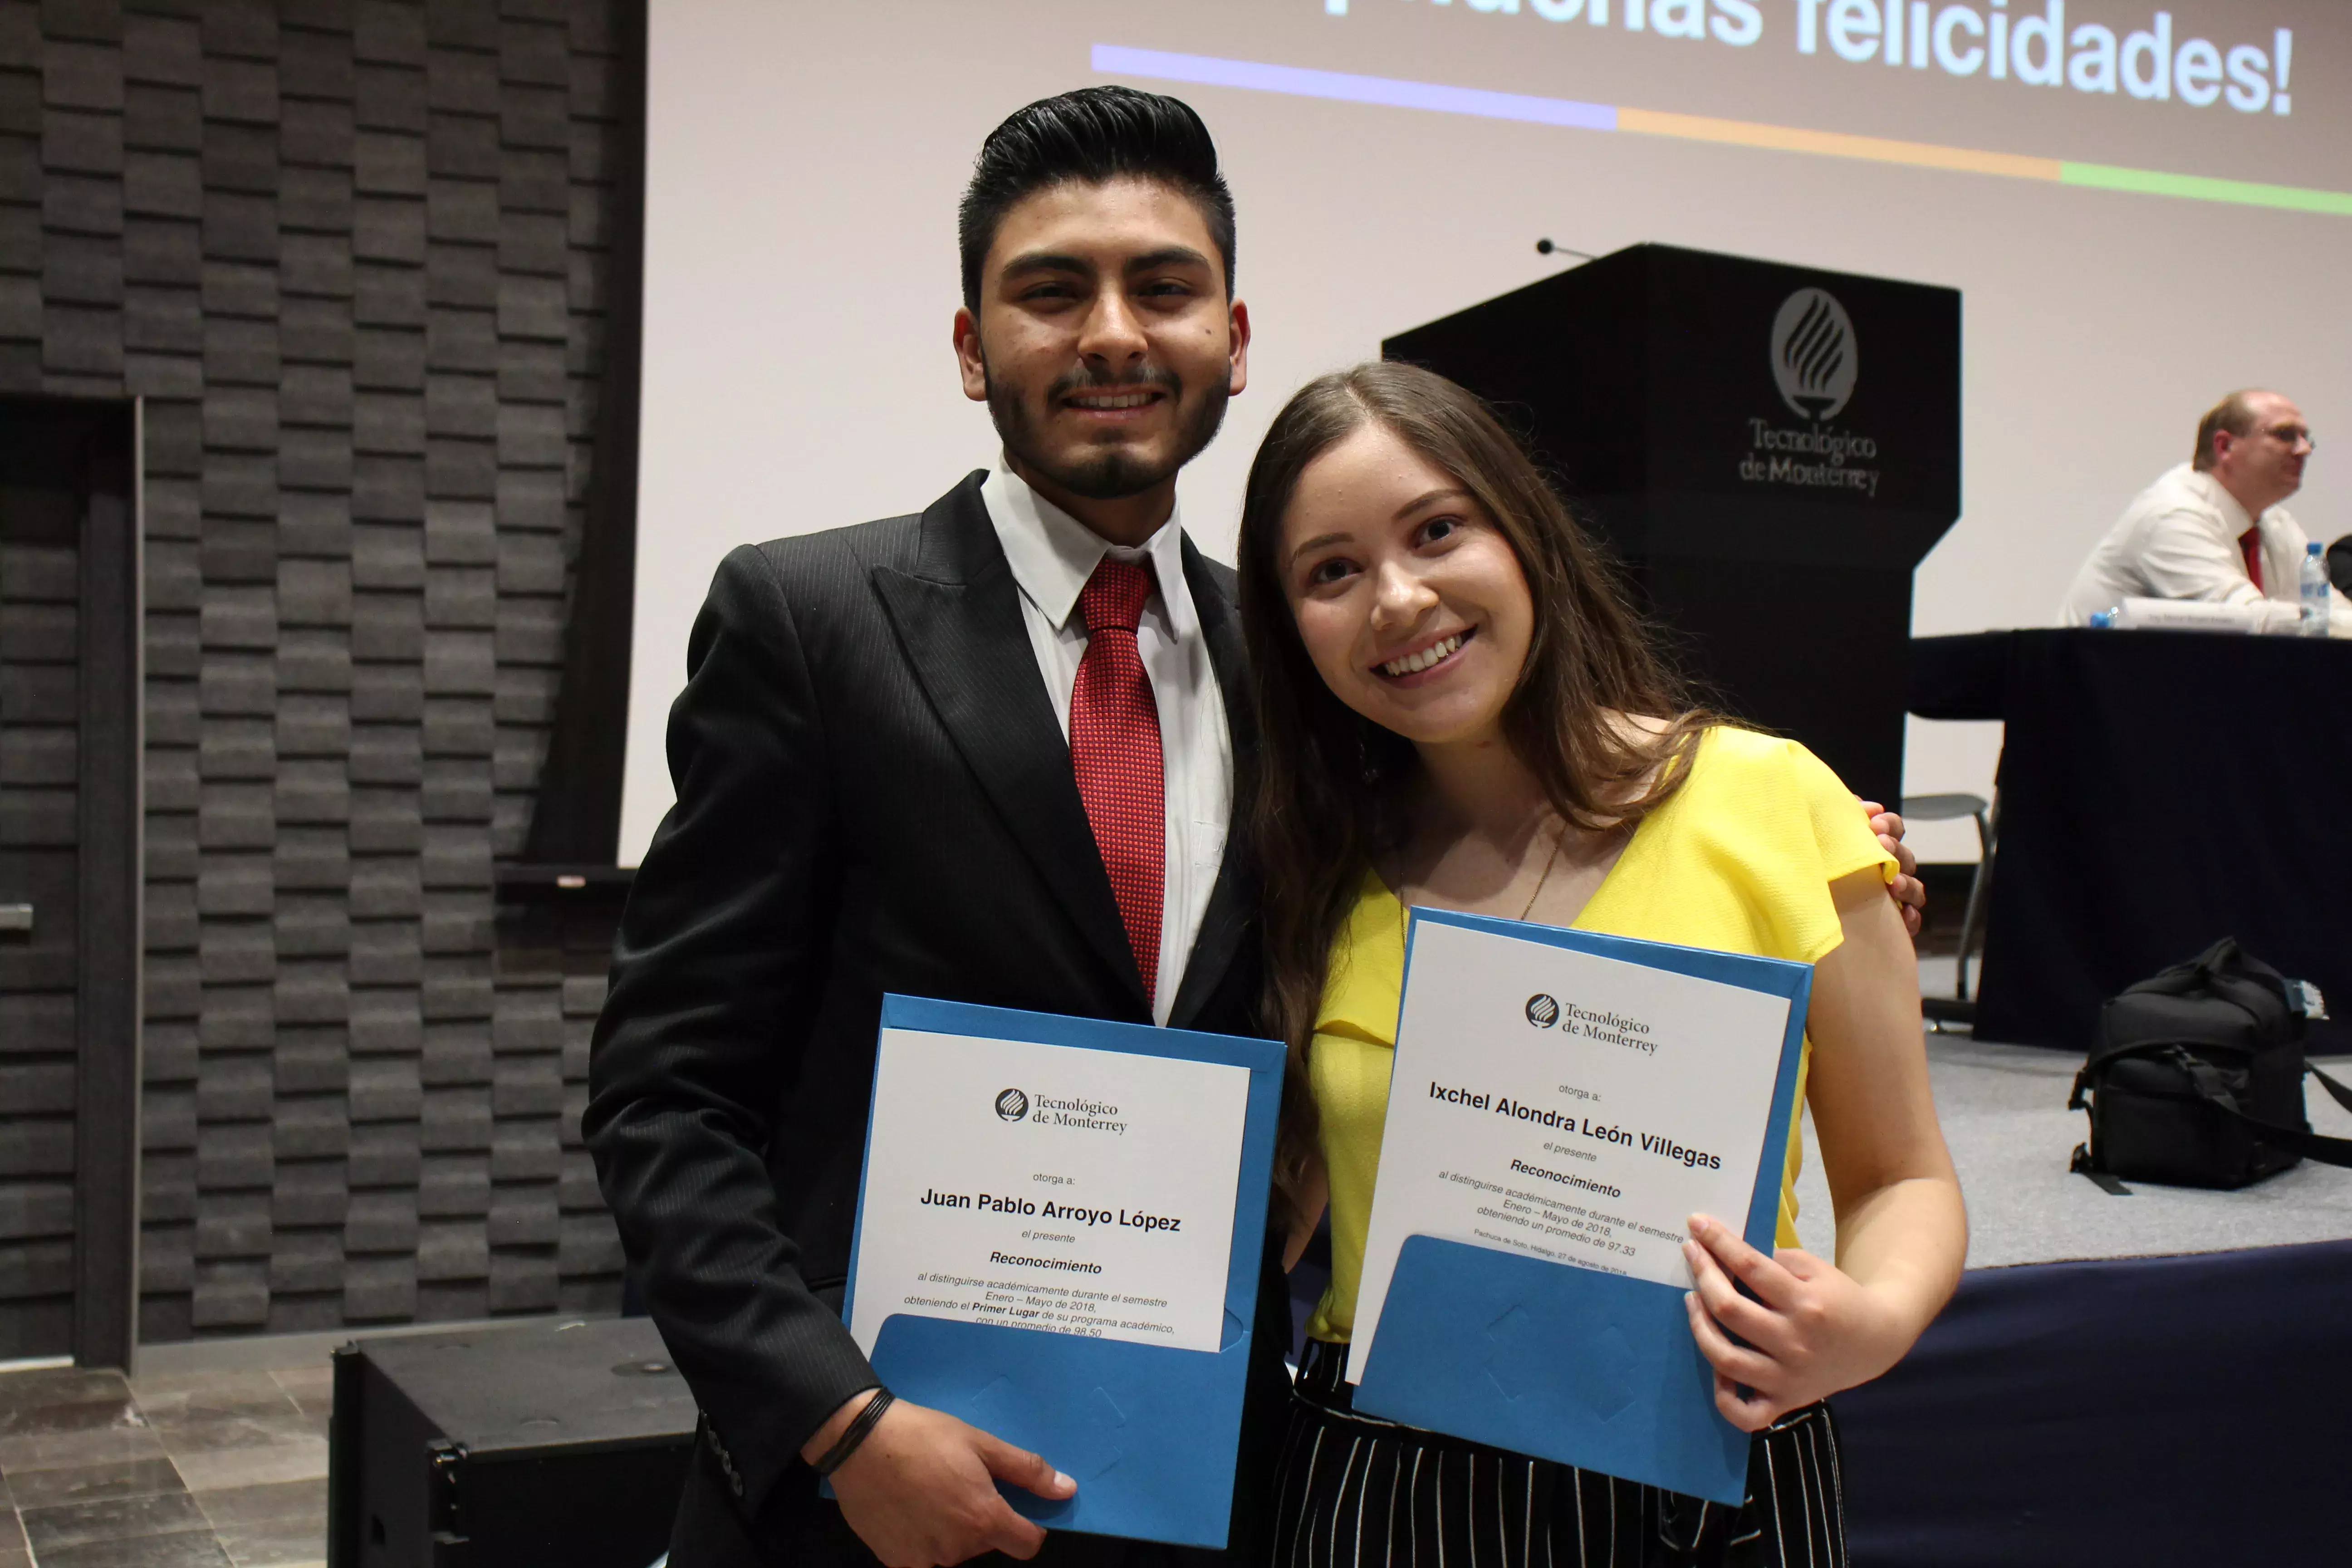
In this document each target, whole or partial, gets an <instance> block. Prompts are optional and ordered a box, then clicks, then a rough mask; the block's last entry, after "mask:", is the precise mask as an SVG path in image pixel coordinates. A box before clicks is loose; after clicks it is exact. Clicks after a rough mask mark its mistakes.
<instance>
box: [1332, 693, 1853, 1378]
mask: <svg viewBox="0 0 2352 1568" xmlns="http://www.w3.org/2000/svg"><path fill="white" fill-rule="evenodd" d="M1870 866H1876V867H1878V868H1879V869H1880V874H1881V875H1882V876H1884V877H1885V878H1887V879H1890V880H1891V879H1893V878H1894V875H1895V862H1894V860H1893V858H1890V857H1889V856H1888V855H1887V853H1886V851H1885V848H1884V847H1882V846H1881V845H1880V844H1879V842H1878V840H1877V838H1876V837H1874V836H1873V834H1872V833H1871V831H1870V827H1869V824H1868V823H1867V822H1865V821H1864V818H1863V815H1862V813H1861V812H1860V811H1859V810H1857V809H1856V808H1855V805H1854V798H1853V795H1852V794H1851V793H1849V792H1848V791H1847V789H1846V787H1845V786H1844V785H1843V784H1841V783H1839V782H1838V778H1837V775H1836V774H1834V773H1831V772H1830V770H1829V769H1828V767H1827V766H1825V765H1824V764H1823V763H1822V761H1821V759H1820V758H1818V757H1816V756H1814V755H1813V754H1812V753H1811V752H1809V751H1807V750H1805V748H1804V747H1802V746H1801V745H1799V744H1797V742H1794V741H1786V740H1780V739H1779V738H1777V737H1773V736H1769V735H1759V734H1756V733H1754V732H1753V731H1747V730H1736V729H1728V728H1718V729H1715V730H1710V731H1707V732H1706V735H1704V736H1703V737H1702V738H1701V740H1700V742H1699V746H1698V751H1697V754H1696V756H1695V757H1694V758H1693V759H1692V763H1691V771H1690V775H1689V777H1688V778H1686V779H1685V781H1684V783H1683V785H1682V787H1681V788H1680V789H1679V790H1677V791H1675V794H1674V795H1672V796H1670V797H1669V798H1668V799H1667V801H1666V803H1665V804H1664V805H1662V806H1660V807H1658V808H1657V809H1656V810H1655V811H1654V812H1652V813H1651V814H1650V815H1649V816H1646V817H1644V818H1643V820H1642V823H1641V825H1640V826H1638V827H1636V828H1635V829H1634V830H1633V838H1632V839H1631V840H1630V841H1629V842H1628V843H1627V844H1626V846H1625V849H1624V853H1623V854H1622V855H1621V856H1619V857H1618V860H1617V864H1616V865H1615V866H1613V867H1612V868H1610V871H1609V874H1608V876H1607V877H1606V878H1604V879H1602V881H1601V887H1600V888H1599V889H1598V890H1596V891H1595V892H1594V893H1593V895H1592V899H1591V902H1590V903H1588V904H1586V905H1585V907H1584V910H1583V912H1582V913H1581V914H1580V915H1578V916H1577V918H1576V921H1575V927H1576V929H1578V930H1580V931H1606V932H1608V933H1610V934H1612V935H1615V936H1629V937H1638V938H1641V939H1643V940H1646V941H1651V942H1678V943H1680V944H1682V945H1683V946H1685V947H1706V948H1713V949H1715V950H1717V952H1745V953H1754V954H1756V955H1758V956H1759V957H1765V958H1785V959H1790V960H1792V961H1794V962H1796V963H1813V962H1815V961H1816V960H1818V959H1820V958H1821V956H1822V954H1823V953H1826V952H1830V951H1831V950H1832V949H1833V948H1835V947H1836V946H1837V945H1838V943H1839V942H1841V941H1842V940H1843V931H1842V929H1841V927H1840V925H1839V923H1838V916H1837V910H1836V907H1835V906H1834V905H1833V904H1832V902H1831V900H1830V892H1829V885H1830V884H1831V883H1832V882H1833V881H1836V880H1837V879H1839V878H1841V877H1846V876H1851V875H1852V874H1853V873H1854V872H1856V871H1859V870H1862V869H1863V868H1865V867H1870ZM1404 927H1405V912H1404V906H1403V905H1402V904H1401V903H1399V902H1398V901H1397V897H1396V895H1395V894H1394V893H1392V892H1391V891H1390V890H1389V889H1388V888H1387V886H1386V885H1385V884H1384V883H1382V882H1381V879H1380V878H1379V877H1378V876H1376V875H1373V874H1372V873H1370V872H1369V871H1368V872H1367V873H1366V874H1365V877H1364V885H1363V890H1362V892H1361V893H1360V895H1359V896H1358V898H1357V900H1356V906H1355V908H1354V910H1352V911H1350V913H1349V917H1348V921H1347V924H1346V925H1345V926H1344V927H1342V928H1341V930H1340V932H1339V940H1338V941H1336V942H1333V943H1332V947H1331V965H1330V974H1329V978H1328V980H1327V981H1326V982H1325V985H1324V992H1323V1005H1322V1007H1321V1009H1320V1010H1319V1012H1318V1015H1317V1017H1316V1023H1315V1037H1314V1042H1313V1045H1312V1047H1310V1049H1309V1051H1308V1054H1307V1079H1308V1081H1309V1083H1310V1084H1311V1085H1312V1086H1313V1089H1314V1092H1315V1104H1316V1109H1317V1111H1318V1114H1319V1116H1320V1118H1321V1123H1322V1127H1321V1132H1320V1140H1321V1145H1322V1153H1323V1164H1324V1168H1325V1170H1326V1172H1327V1173H1328V1175H1329V1178H1330V1193H1331V1287H1330V1289H1328V1290H1327V1291H1325V1292H1324V1296H1323V1300H1322V1303H1321V1304H1320V1305H1319V1306H1318V1308H1317V1309H1316V1311H1315V1315H1314V1317H1313V1318H1312V1319H1311V1320H1309V1321H1308V1323H1307V1332H1308V1333H1309V1334H1311V1335H1313V1336H1314V1337H1315V1338H1317V1339H1319V1340H1328V1341H1335V1342H1344V1341H1346V1339H1347V1338H1348V1335H1349V1331H1350V1330H1351V1329H1352V1328H1353V1327H1354V1324H1355V1321H1356V1289H1357V1286H1358V1284H1359V1282H1360V1280H1361V1279H1362V1276H1363V1267H1364V1235H1365V1232H1366V1230H1367V1228H1368V1227H1369V1226H1370V1223H1371V1215H1372V1180H1373V1176H1374V1174H1375V1173H1376V1172H1377V1171H1378V1170H1379V1167H1380V1162H1381V1125H1382V1123H1383V1122H1384V1121H1386V1119H1387V1116H1388V1102H1389V1069H1390V1067H1391V1064H1392V1062H1393V1060H1394V1058H1395V1053H1396V1023H1397V1008H1398V1005H1399V1001H1400V998H1401V996H1402V991H1403V986H1404ZM1811 1058H1812V1041H1811V1039H1808V1040H1806V1042H1805V1047H1804V1058H1803V1059H1802V1061H1801V1063H1800V1065H1799V1067H1798V1070H1797V1100H1798V1106H1799V1110H1798V1111H1797V1112H1796V1113H1795V1114H1796V1115H1798V1116H1801V1114H1802V1106H1803V1103H1804V1088H1805V1073H1806V1069H1807V1068H1809V1067H1810V1066H1811ZM1803 1154H1804V1151H1803V1150H1802V1148H1801V1146H1800V1142H1799V1139H1798V1136H1797V1129H1796V1127H1795V1126H1794V1125H1792V1126H1791V1127H1790V1138H1789V1165H1788V1172H1787V1174H1786V1176H1785V1177H1784V1179H1783V1182H1782V1184H1781V1188H1780V1241H1779V1244H1780V1246H1782V1247H1794V1246H1796V1245H1797V1231H1796V1215H1797V1201H1796V1193H1795V1187H1796V1179H1797V1170H1798V1166H1799V1164H1800V1163H1801V1160H1802V1158H1803Z"/></svg>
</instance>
